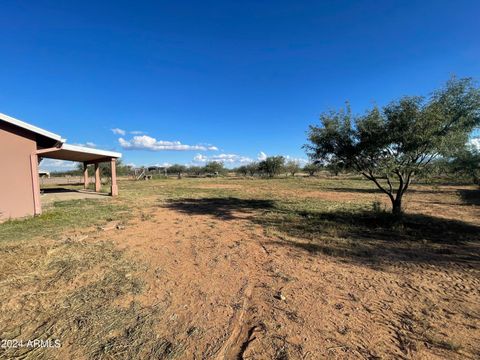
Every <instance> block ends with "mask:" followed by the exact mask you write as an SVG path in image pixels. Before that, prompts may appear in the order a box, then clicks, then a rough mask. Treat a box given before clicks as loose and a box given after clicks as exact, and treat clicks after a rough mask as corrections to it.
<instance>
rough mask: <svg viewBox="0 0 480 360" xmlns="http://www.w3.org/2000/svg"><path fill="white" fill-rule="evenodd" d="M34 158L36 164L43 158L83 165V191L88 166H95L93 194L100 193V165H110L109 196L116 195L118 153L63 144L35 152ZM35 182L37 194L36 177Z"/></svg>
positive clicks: (86, 182)
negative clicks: (35, 157) (36, 158)
mask: <svg viewBox="0 0 480 360" xmlns="http://www.w3.org/2000/svg"><path fill="white" fill-rule="evenodd" d="M36 156H37V157H38V160H37V164H38V163H39V162H40V161H41V160H42V159H44V158H47V159H57V160H66V161H75V162H81V163H83V187H84V189H87V188H88V185H89V176H88V165H92V164H93V165H94V166H95V192H100V188H101V179H100V163H110V171H111V191H110V195H111V196H117V195H118V186H117V170H116V162H117V159H118V158H119V157H121V154H120V153H116V152H113V151H106V150H98V149H92V148H87V147H83V146H77V145H70V144H65V143H63V144H62V145H61V146H60V147H52V148H47V149H41V150H37V152H36ZM34 181H35V180H34ZM36 182H37V184H38V185H37V186H38V189H39V190H38V191H35V193H37V194H39V193H40V185H39V183H38V176H37V177H36ZM37 201H38V203H39V204H40V199H39V198H38V199H37V200H35V202H37Z"/></svg>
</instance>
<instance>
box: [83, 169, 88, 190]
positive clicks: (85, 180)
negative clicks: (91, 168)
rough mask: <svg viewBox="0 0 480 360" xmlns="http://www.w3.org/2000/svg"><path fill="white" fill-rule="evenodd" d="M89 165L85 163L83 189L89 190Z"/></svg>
mask: <svg viewBox="0 0 480 360" xmlns="http://www.w3.org/2000/svg"><path fill="white" fill-rule="evenodd" d="M88 181H89V179H88V163H86V162H84V163H83V188H84V189H85V190H86V189H88Z"/></svg>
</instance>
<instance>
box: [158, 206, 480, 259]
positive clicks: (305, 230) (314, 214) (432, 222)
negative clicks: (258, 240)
mask: <svg viewBox="0 0 480 360" xmlns="http://www.w3.org/2000/svg"><path fill="white" fill-rule="evenodd" d="M167 207H168V208H170V209H173V210H176V211H179V212H182V213H185V214H191V215H211V216H215V217H217V218H219V219H222V220H232V219H235V218H237V216H238V217H242V218H245V217H244V216H240V214H243V215H245V214H247V218H248V219H249V220H250V221H252V222H254V223H256V224H259V225H262V226H263V227H265V228H270V229H274V230H276V231H277V233H278V236H277V238H278V239H277V240H272V241H271V243H270V244H271V245H275V246H286V247H289V248H292V249H297V250H301V251H307V252H308V253H310V254H325V255H328V256H334V257H337V258H340V259H341V260H345V261H353V262H359V263H362V264H370V265H379V264H380V263H382V262H392V261H393V262H394V261H407V262H423V263H432V264H437V265H444V266H447V265H449V264H451V263H452V262H455V263H458V262H462V263H469V264H470V265H471V266H475V267H478V266H479V265H480V251H479V250H480V241H479V240H480V227H479V226H476V225H472V224H468V223H465V222H461V221H456V220H447V219H442V218H436V217H432V216H426V215H417V214H405V215H404V216H403V218H402V219H401V220H398V219H397V218H394V217H392V216H391V215H390V214H389V213H384V212H373V211H366V210H345V211H313V210H312V211H310V210H292V209H291V208H288V207H285V205H284V204H283V203H277V202H274V201H271V200H258V199H255V200H252V199H250V200H248V199H247V200H246V199H239V198H235V197H226V198H200V199H192V198H189V199H180V200H175V201H171V202H169V203H168V204H167Z"/></svg>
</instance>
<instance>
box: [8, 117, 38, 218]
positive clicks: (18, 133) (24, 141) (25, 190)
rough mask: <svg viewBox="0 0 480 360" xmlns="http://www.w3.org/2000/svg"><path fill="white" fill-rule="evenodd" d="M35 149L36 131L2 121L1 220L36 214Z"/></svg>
mask: <svg viewBox="0 0 480 360" xmlns="http://www.w3.org/2000/svg"><path fill="white" fill-rule="evenodd" d="M36 150H37V144H36V141H35V135H34V134H32V133H31V132H29V131H26V130H24V129H21V128H18V127H15V126H12V125H10V124H8V123H4V122H3V121H2V122H0V219H1V220H5V219H8V218H17V217H23V216H28V215H34V212H35V207H34V196H33V191H34V190H33V186H32V169H31V164H30V155H31V154H33V153H35V151H36ZM35 176H36V174H35Z"/></svg>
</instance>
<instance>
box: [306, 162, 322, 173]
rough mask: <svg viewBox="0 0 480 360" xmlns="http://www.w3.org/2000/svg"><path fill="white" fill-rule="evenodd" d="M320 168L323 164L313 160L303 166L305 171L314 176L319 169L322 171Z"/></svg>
mask: <svg viewBox="0 0 480 360" xmlns="http://www.w3.org/2000/svg"><path fill="white" fill-rule="evenodd" d="M320 169H321V165H320V164H315V163H313V162H312V163H310V164H307V165H305V166H304V167H303V171H305V172H306V173H307V174H308V175H310V176H314V175H315V174H316V173H317V172H318V171H320Z"/></svg>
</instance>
